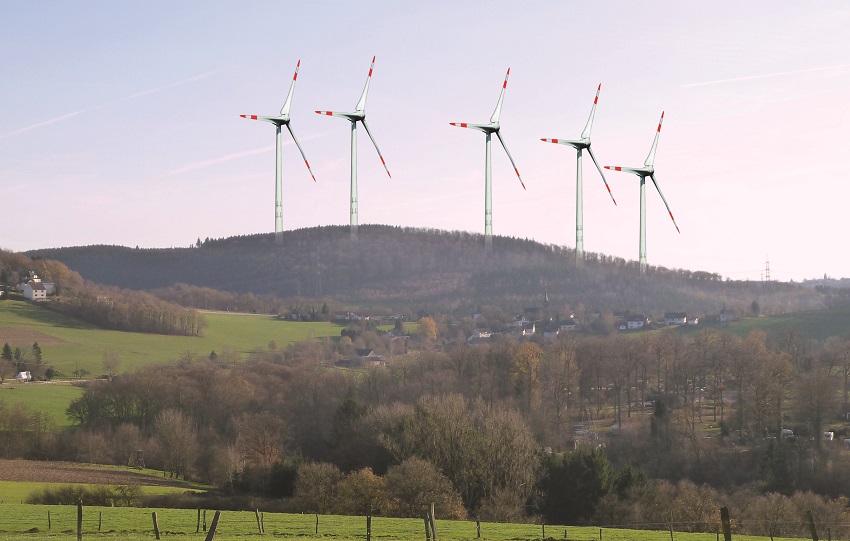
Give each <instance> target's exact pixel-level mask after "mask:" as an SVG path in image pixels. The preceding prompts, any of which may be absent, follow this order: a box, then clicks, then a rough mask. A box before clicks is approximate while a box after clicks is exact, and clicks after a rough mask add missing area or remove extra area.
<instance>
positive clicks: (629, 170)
mask: <svg viewBox="0 0 850 541" xmlns="http://www.w3.org/2000/svg"><path fill="white" fill-rule="evenodd" d="M605 169H610V170H611V171H622V172H624V173H631V174H633V175H637V176H640V173H638V171H637V170H636V169H634V168H632V167H620V166H619V165H606V166H605Z"/></svg>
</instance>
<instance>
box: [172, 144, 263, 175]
mask: <svg viewBox="0 0 850 541" xmlns="http://www.w3.org/2000/svg"><path fill="white" fill-rule="evenodd" d="M273 150H274V145H268V146H264V147H260V148H254V149H251V150H243V151H242V152H234V153H233V154H225V155H224V156H219V157H218V158H213V159H212V160H204V161H202V162H196V163H190V164H189V165H184V166H183V167H178V168H177V169H172V170H170V171H166V172H165V173H164V174H163V176H171V175H180V174H182V173H188V172H189V171H196V170H198V169H204V168H206V167H210V166H213V165H218V164H220V163H225V162H229V161H232V160H238V159H240V158H244V157H246V156H254V155H256V154H264V153H266V152H271V151H273Z"/></svg>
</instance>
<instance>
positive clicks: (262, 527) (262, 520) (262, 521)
mask: <svg viewBox="0 0 850 541" xmlns="http://www.w3.org/2000/svg"><path fill="white" fill-rule="evenodd" d="M260 530H262V533H266V512H265V511H263V512H262V513H260Z"/></svg>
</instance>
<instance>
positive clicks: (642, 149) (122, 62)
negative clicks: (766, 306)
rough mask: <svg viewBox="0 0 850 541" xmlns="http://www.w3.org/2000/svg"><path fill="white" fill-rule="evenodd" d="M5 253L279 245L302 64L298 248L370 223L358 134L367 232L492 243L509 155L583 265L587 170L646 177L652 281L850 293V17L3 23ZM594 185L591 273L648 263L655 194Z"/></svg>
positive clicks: (489, 9)
mask: <svg viewBox="0 0 850 541" xmlns="http://www.w3.org/2000/svg"><path fill="white" fill-rule="evenodd" d="M0 10H2V17H0V74H2V84H0V201H2V206H0V208H2V211H0V247H4V248H6V249H12V250H28V249H34V248H46V247H54V246H72V245H87V244H121V245H128V246H135V245H139V246H143V247H168V246H187V245H189V244H190V243H192V242H193V241H194V240H195V239H196V238H197V237H201V238H204V237H224V236H231V235H242V234H252V233H260V232H270V231H273V229H274V148H273V144H274V129H273V127H272V126H270V125H267V124H263V123H258V122H248V121H246V120H244V119H241V118H239V115H240V114H244V113H248V114H260V115H274V114H276V113H277V112H278V111H279V110H280V107H281V105H282V104H283V101H284V99H285V97H286V92H287V91H288V88H289V83H290V81H291V78H292V72H293V70H294V68H295V64H296V62H297V61H298V60H299V59H300V60H301V71H300V73H299V77H298V84H297V86H296V88H295V95H294V98H293V104H292V110H291V114H292V126H293V128H294V130H295V133H296V135H297V136H298V137H299V140H300V142H301V144H302V146H303V148H304V151H305V152H306V154H307V158H308V159H309V161H310V164H311V166H312V167H313V171H314V173H315V175H316V178H317V182H316V183H315V184H314V183H313V182H312V180H311V178H310V176H309V174H308V172H307V170H306V168H305V167H304V164H303V162H302V161H301V158H300V155H299V154H298V151H297V149H296V148H295V147H294V145H292V144H291V143H290V142H289V139H288V138H285V141H286V145H285V147H284V151H283V176H284V180H283V182H284V201H283V223H284V229H295V228H302V227H310V226H314V225H329V224H348V197H349V195H348V192H349V171H348V163H349V130H348V125H347V123H345V122H343V121H341V120H339V119H333V118H327V117H320V116H319V115H316V114H314V113H313V111H314V110H316V109H330V110H339V111H351V110H353V108H354V106H355V104H356V103H357V100H358V98H359V96H360V92H361V90H362V88H363V84H364V82H365V77H366V74H367V72H368V69H369V62H370V60H371V58H372V56H373V55H376V56H377V61H376V64H375V72H374V76H373V81H372V85H371V88H370V92H369V100H368V106H367V113H368V117H367V118H368V122H369V126H370V128H371V129H372V131H373V134H374V135H375V138H376V140H377V142H378V144H379V145H380V147H381V151H382V153H383V155H384V157H385V159H386V161H387V165H388V167H389V169H390V171H391V173H392V175H393V178H392V180H390V179H388V178H387V176H386V174H385V173H384V171H383V168H382V167H381V164H380V161H379V160H378V157H377V155H376V154H375V152H374V149H373V148H371V146H368V145H369V141H368V138H367V137H366V136H365V134H364V133H362V131H361V134H360V137H359V150H360V151H359V156H358V162H359V185H360V194H359V195H360V222H361V223H382V224H392V225H402V226H416V227H434V228H440V229H449V230H456V229H457V230H466V231H472V232H476V233H481V232H483V228H484V224H483V222H484V219H483V213H484V212H483V206H484V203H483V199H484V178H483V177H484V137H483V135H482V134H480V133H477V132H472V131H469V130H459V129H456V128H452V127H451V126H449V122H452V121H461V122H478V123H484V122H487V121H488V119H489V118H490V115H491V114H492V112H493V108H494V106H495V104H496V100H497V98H498V95H499V90H500V87H501V83H502V79H503V77H504V74H505V71H506V69H507V68H508V67H510V68H511V78H510V82H509V84H508V88H507V93H506V96H505V102H504V106H503V109H502V118H501V124H502V134H503V136H504V138H505V141H506V143H507V144H508V148H509V149H510V150H511V153H512V155H513V157H514V159H515V160H516V163H517V166H518V168H519V171H520V172H521V173H522V176H523V180H524V181H525V184H526V186H527V187H528V190H527V191H523V190H522V188H521V187H520V185H519V182H518V181H517V179H516V177H515V175H514V173H513V171H512V170H511V167H510V163H509V162H508V159H507V157H506V156H505V155H504V153H503V152H502V150H501V148H499V147H497V146H494V149H493V150H494V153H493V230H494V233H495V234H496V235H511V236H516V237H523V238H525V237H528V238H534V239H536V240H539V241H541V242H545V243H551V244H558V245H567V246H573V245H574V243H575V230H574V229H575V226H574V224H575V152H574V151H573V150H572V149H569V148H566V147H560V146H555V145H551V144H545V143H542V142H540V140H539V139H540V138H541V137H556V138H567V139H569V138H578V137H579V135H580V134H581V131H582V129H583V128H584V125H585V122H586V121H587V116H588V114H589V112H590V106H591V104H592V101H593V95H594V92H595V90H596V86H597V85H598V84H599V83H602V93H601V95H600V99H599V108H598V110H597V114H596V121H595V123H594V129H593V148H594V150H595V153H596V155H597V157H598V158H599V160H600V162H602V164H603V165H624V166H640V165H641V164H642V163H643V160H644V159H645V158H646V155H647V152H648V151H649V147H650V145H651V143H652V138H653V136H654V131H655V127H656V125H657V122H658V117H659V115H660V114H661V111H662V110H664V111H666V115H665V120H664V127H663V131H662V133H661V139H660V143H659V147H658V153H657V156H656V162H655V166H656V171H657V178H658V181H659V184H660V186H661V188H662V190H663V191H664V194H665V196H666V197H667V201H668V202H669V203H670V206H671V208H672V211H673V214H674V215H675V216H676V221H677V222H678V224H679V227H680V228H681V231H682V233H681V234H678V233H677V232H676V229H675V228H674V227H673V224H672V223H671V222H670V219H669V217H668V216H667V214H666V212H665V210H664V207H663V203H662V202H661V200H660V198H659V197H658V195H657V194H656V193H655V192H654V191H652V190H650V189H649V188H650V187H648V190H647V214H648V226H647V229H648V232H647V239H648V240H647V253H648V256H647V258H648V261H649V263H650V264H655V265H664V266H667V267H674V268H688V269H693V270H706V271H711V272H717V273H720V274H722V275H724V276H728V277H731V278H736V279H756V280H757V279H760V278H761V274H762V272H763V269H764V266H765V260H766V259H767V258H768V257H769V258H770V270H771V277H772V278H774V279H780V280H791V279H793V280H801V279H804V278H812V277H819V276H822V275H823V274H824V273H828V274H829V275H831V276H850V255H848V253H847V250H846V241H844V239H843V237H844V232H845V231H846V229H847V226H846V225H845V220H844V217H845V215H846V214H847V210H846V208H847V206H846V201H847V199H848V197H847V196H848V195H850V188H848V186H847V173H846V171H847V168H846V166H845V165H844V162H845V161H846V158H845V156H846V154H847V152H846V147H847V144H848V139H850V137H848V134H850V106H848V103H850V40H848V39H847V38H846V35H847V29H848V28H850V4H847V3H846V2H844V1H821V2H816V3H811V2H785V1H779V2H777V1H760V2H740V1H736V2H730V1H720V2H711V3H705V2H703V3H698V4H697V3H693V2H681V1H670V2H633V1H631V0H622V1H604V0H603V1H598V2H567V1H558V2H522V3H519V2H491V1H482V2H450V1H445V2H431V1H429V2H416V3H405V2H395V1H387V2H320V1H317V2H242V3H236V2H227V3H224V2H207V1H203V2H202V1H197V2H190V1H183V2H172V1H168V2H152V1H144V2H133V1H127V2H111V1H110V2H107V1H102V2H95V1H88V2H23V1H21V2H12V1H2V2H0ZM606 177H607V179H608V183H609V184H610V186H611V189H612V191H613V193H614V195H615V197H616V198H617V202H618V204H619V205H618V206H616V207H615V206H614V205H613V204H612V203H611V200H610V198H609V197H608V195H607V192H606V191H605V190H604V187H603V185H602V181H601V179H600V178H599V176H598V173H597V172H596V171H595V169H594V168H593V167H592V163H591V162H590V160H588V159H585V167H584V196H585V197H584V221H585V250H587V251H595V252H602V253H606V254H611V255H615V256H620V257H624V258H626V259H637V251H638V246H637V245H638V187H637V181H636V177H633V176H631V175H626V174H623V173H616V172H607V174H606Z"/></svg>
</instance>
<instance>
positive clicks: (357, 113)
mask: <svg viewBox="0 0 850 541" xmlns="http://www.w3.org/2000/svg"><path fill="white" fill-rule="evenodd" d="M374 68H375V57H374V56H373V57H372V65H371V66H369V75H368V76H367V77H366V86H364V87H363V94H361V95H360V101H358V102H357V107H355V108H354V112H353V113H337V112H334V111H316V113H317V114H320V115H328V116H335V117H339V118H344V119H346V120H348V121H349V122H351V240H357V220H358V212H357V123H358V122H362V123H363V127H364V128H365V129H366V133H367V134H368V135H369V139H371V140H372V144H373V145H375V150H377V151H378V157H379V158H381V163H382V164H383V165H384V169H385V170H386V172H387V175H389V177H390V178H393V176H392V175H390V170H389V169H387V163H386V162H385V161H384V157H383V156H382V155H381V149H379V148H378V143H376V142H375V138H374V137H373V136H372V132H371V131H369V125H368V124H366V94H368V93H369V83H370V82H371V81H372V70H373V69H374Z"/></svg>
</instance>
